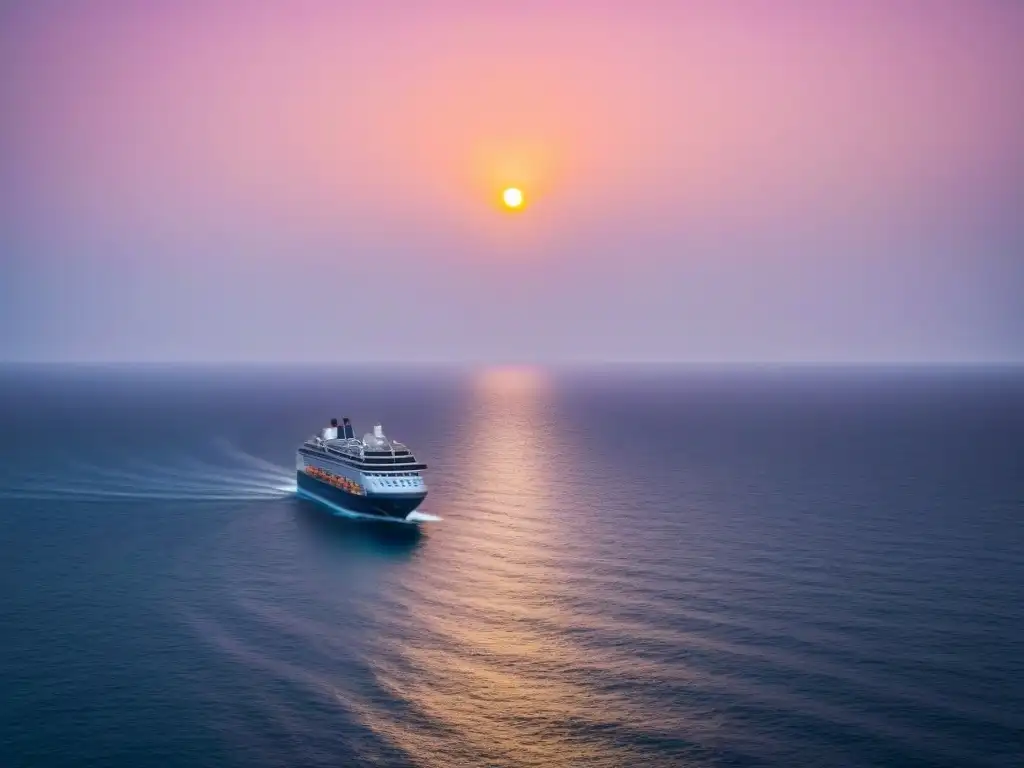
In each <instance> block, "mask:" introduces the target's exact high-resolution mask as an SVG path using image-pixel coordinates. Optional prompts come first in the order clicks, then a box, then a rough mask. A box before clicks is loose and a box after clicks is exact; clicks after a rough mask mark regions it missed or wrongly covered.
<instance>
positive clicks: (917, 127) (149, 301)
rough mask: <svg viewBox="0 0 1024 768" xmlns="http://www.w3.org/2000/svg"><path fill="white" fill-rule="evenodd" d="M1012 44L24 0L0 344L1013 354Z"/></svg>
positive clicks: (746, 22)
mask: <svg viewBox="0 0 1024 768" xmlns="http://www.w3.org/2000/svg"><path fill="white" fill-rule="evenodd" d="M1021 40H1024V3H1019V2H1014V1H1013V0H990V1H987V2H986V1H985V0H970V1H967V2H964V1H954V0H948V1H947V0H933V1H931V2H909V1H903V0H893V1H892V2H881V1H879V2H873V1H871V0H850V1H849V2H839V1H838V0H837V2H812V1H811V0H805V1H803V2H797V1H796V0H770V1H769V0H752V1H751V2H739V1H738V0H737V1H736V2H730V1H729V0H716V1H714V2H712V0H707V1H706V2H685V0H663V2H654V1H645V0H637V1H636V2H619V3H613V2H598V1H597V0H576V1H575V2H559V3H555V2H535V1H533V0H528V1H526V2H508V3H500V4H492V3H481V2H468V0H460V1H458V2H446V1H444V0H438V1H437V2H431V3H422V4H415V3H411V2H408V3H399V2H390V1H388V0H383V1H381V2H366V3H340V2H328V1H327V0H324V1H323V2H318V1H314V0H295V2H266V1H263V0H253V1H252V2H242V1H241V0H240V1H239V2H227V1H226V0H225V1H223V2H209V3H198V2H181V3H171V2H166V3H130V2H116V1H114V0H110V1H106V0H94V1H93V2H89V3H64V2H58V1H57V0H33V2H26V3H5V4H3V6H2V8H0V360H86V361H91V360H124V361H131V360H140V361H160V360H183V361H188V360H196V361H219V360H224V361H232V360H260V361H299V360H320V359H326V360H344V361H351V362H358V361H405V360H409V361H495V362H498V361H501V362H505V361H507V362H540V363H543V362H560V361H615V360H623V361H629V360H638V361H639V360H679V361H686V360H700V361H733V360H737V361H738V360H815V361H858V360H876V361H927V360H942V361H1001V360H1003V361H1005V360H1015V361H1021V360H1024V298H1022V296H1024V45H1022V44H1021ZM506 186H517V187H520V188H521V189H522V190H523V191H524V193H525V196H526V206H525V209H524V210H523V211H521V212H517V213H510V212H507V211H503V210H502V209H501V207H500V205H499V203H500V195H501V190H502V189H503V188H504V187H506Z"/></svg>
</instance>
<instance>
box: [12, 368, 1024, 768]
mask: <svg viewBox="0 0 1024 768" xmlns="http://www.w3.org/2000/svg"><path fill="white" fill-rule="evenodd" d="M343 416H348V417H351V418H352V419H353V420H354V421H355V423H356V426H357V430H358V432H359V433H360V434H361V433H362V432H365V431H369V430H370V428H371V427H372V426H373V424H374V422H376V421H379V422H380V423H382V424H383V426H384V429H385V431H386V432H387V433H389V434H390V435H391V436H393V437H396V438H398V439H400V440H403V441H404V442H407V443H409V444H410V445H411V446H412V447H413V449H414V450H415V451H416V453H417V454H418V455H419V456H420V457H421V458H422V459H423V460H425V461H426V462H427V463H428V464H429V465H430V469H429V471H428V480H429V483H430V487H431V492H430V495H429V497H428V499H427V501H426V503H425V504H424V506H423V510H424V511H425V512H428V513H430V514H432V515H435V516H437V517H440V518H442V519H441V520H440V521H437V522H433V523H430V524H427V525H424V526H423V528H422V532H421V533H420V534H419V535H414V531H415V529H414V528H411V527H403V526H396V525H391V526H386V527H383V528H381V527H378V526H375V525H371V524H366V523H359V522H353V521H348V520H344V519H339V518H336V517H332V516H330V514H329V513H327V512H325V511H324V510H321V509H320V508H318V507H317V506H315V505H314V504H313V503H311V502H308V501H304V500H301V499H297V498H295V496H294V469H293V468H294V451H295V448H296V447H297V445H298V444H299V443H300V442H301V441H302V440H303V439H304V438H305V437H307V436H308V435H310V434H312V433H313V432H314V431H315V430H316V429H318V428H319V427H321V426H323V425H324V423H325V422H326V421H327V420H328V419H329V418H331V417H339V418H340V417H343ZM0 433H2V436H3V440H2V443H0V766H2V768H22V767H24V768H29V767H31V768H50V767H51V766H52V767H56V766H75V767H76V768H80V767H85V768H91V767H93V766H96V767H98V766H103V767H104V768H106V767H111V768H122V767H123V768H146V767H147V766H154V767H157V766H159V768H172V767H173V766H189V767H190V768H200V767H202V766H229V767H230V766H239V768H242V767H244V768H263V767H267V768H269V767H270V766H281V767H282V768H284V767H288V768H292V767H295V766H311V767H313V766H363V765H380V766H438V767H440V766H444V767H447V766H457V767H460V768H461V767H462V766H545V767H554V768H557V767H559V766H597V767H601V766H786V767H787V768H791V767H794V766H850V767H851V768H854V767H856V766H1006V767H1007V768H1010V767H1011V766H1013V767H1014V768H1019V766H1021V765H1024V373H1022V372H1021V371H1019V370H1018V371H1016V372H1014V371H1012V370H988V371H983V370H961V371H955V370H945V371H943V370H924V369H915V370H896V369H884V370H883V369H879V370H868V369H846V370H800V369H778V370H767V369H766V370H753V369H750V370H740V369H737V370H717V371H716V370H710V369H706V370H700V369H685V370H675V371H672V370H663V371H656V370H648V371H639V370H635V371H608V372H604V373H597V372H593V373H587V374H584V373H579V372H577V373H561V374H555V373H543V372H539V371H530V370H518V371H517V370H481V371H475V372H466V373H454V372H447V373H446V372H439V371H427V370H422V371H413V370H408V369H406V370H394V371H390V372H389V371H384V370H379V371H352V370H345V369H337V370H327V369H324V370H315V369H294V370H284V369H280V370H274V369H260V368H238V369H234V370H231V369H224V370H221V369H213V368H211V369H199V368H195V369H184V368H151V369H141V370H135V371H132V370H127V369H116V368H112V369H103V368H48V369H39V368H20V369H16V368H10V369H7V370H5V371H4V372H2V373H0Z"/></svg>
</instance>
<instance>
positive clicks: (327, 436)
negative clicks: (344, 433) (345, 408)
mask: <svg viewBox="0 0 1024 768" xmlns="http://www.w3.org/2000/svg"><path fill="white" fill-rule="evenodd" d="M337 439H338V420H337V419H331V426H329V427H324V440H337Z"/></svg>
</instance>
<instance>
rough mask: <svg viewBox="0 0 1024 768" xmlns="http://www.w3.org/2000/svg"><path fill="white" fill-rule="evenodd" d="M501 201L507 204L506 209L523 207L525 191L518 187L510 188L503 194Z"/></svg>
mask: <svg viewBox="0 0 1024 768" xmlns="http://www.w3.org/2000/svg"><path fill="white" fill-rule="evenodd" d="M501 199H502V200H503V201H504V202H505V207H506V208H522V207H523V191H522V190H521V189H517V188H516V187H509V188H508V189H506V190H505V191H504V192H502V193H501Z"/></svg>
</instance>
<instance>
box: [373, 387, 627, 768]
mask: <svg viewBox="0 0 1024 768" xmlns="http://www.w3.org/2000/svg"><path fill="white" fill-rule="evenodd" d="M549 383H550V382H549V380H548V379H547V377H546V376H545V374H544V373H543V372H542V371H537V370H535V369H525V368H515V369H490V370H487V371H483V372H481V373H480V374H479V375H477V376H476V377H475V378H474V379H473V382H472V389H471V391H472V401H471V403H469V404H468V412H469V414H470V418H471V421H470V424H469V427H468V430H467V431H468V434H467V435H466V445H465V456H466V457H467V461H466V462H465V464H464V467H463V469H464V472H465V478H464V480H465V490H464V492H463V494H462V496H463V497H464V500H463V505H464V506H463V507H462V511H463V512H464V514H463V515H460V517H461V518H462V520H461V521H460V524H459V525H451V526H448V527H447V528H446V530H445V538H444V541H443V543H442V542H441V541H440V537H438V538H437V539H435V540H434V541H433V542H432V544H433V545H436V546H437V547H438V548H440V547H447V548H448V549H447V551H445V552H444V553H443V567H434V566H427V567H426V569H425V570H424V571H423V572H422V578H423V582H421V583H418V584H417V587H416V589H415V591H412V590H410V593H409V594H408V595H407V602H406V603H405V605H404V606H403V607H404V608H405V610H406V611H407V612H408V615H409V625H408V627H407V628H406V631H405V633H404V634H405V635H406V637H407V640H405V641H404V642H402V643H401V647H400V648H398V649H396V653H394V654H393V655H390V656H388V657H386V658H379V659H377V660H375V664H374V673H375V675H376V679H377V683H378V684H379V685H380V686H381V687H382V688H383V689H385V690H386V691H387V692H388V694H389V695H390V696H391V697H394V698H395V699H397V700H400V701H402V702H403V708H405V707H408V708H409V709H410V710H412V711H413V712H414V713H415V714H416V717H414V718H403V719H402V723H403V724H402V725H399V724H398V722H397V721H396V720H395V719H393V718H390V717H388V716H387V714H386V712H384V711H379V710H373V709H368V710H367V711H366V712H364V713H363V714H364V720H365V721H366V722H367V724H368V725H370V726H371V727H372V728H373V729H374V730H375V731H377V732H379V733H385V734H386V735H387V737H388V738H389V740H391V741H392V742H393V743H395V744H396V745H397V746H399V747H400V748H402V749H404V750H407V751H408V752H409V753H410V754H416V755H420V756H422V755H433V756H434V757H435V758H436V759H437V761H438V764H447V763H446V761H450V760H452V759H455V757H458V758H459V759H461V760H464V761H465V764H467V765H468V764H516V765H551V766H557V765H577V764H580V761H581V760H582V761H586V762H587V763H588V764H598V763H600V762H601V760H605V761H606V760H608V759H609V757H610V755H612V754H613V753H615V751H616V750H615V748H614V747H613V746H612V745H611V743H610V741H609V739H606V738H603V737H596V738H589V737H587V736H585V735H584V734H589V733H590V732H591V731H594V732H595V733H599V732H600V731H601V730H602V729H603V728H604V727H605V726H606V718H609V717H612V718H615V719H617V720H620V721H621V720H623V719H629V718H628V715H627V714H626V708H627V705H626V703H625V702H622V701H620V700H618V698H617V695H616V694H615V693H614V692H612V691H609V690H607V689H603V688H601V687H600V686H597V687H595V686H593V685H591V678H592V677H593V676H595V675H597V676H598V677H600V676H601V669H602V668H605V669H610V666H609V665H611V664H614V663H615V661H614V660H612V659H608V658H606V657H605V658H602V656H601V654H599V653H596V654H595V653H592V652H590V651H588V650H587V649H585V648H583V647H582V646H580V645H579V644H577V643H576V642H574V641H573V640H572V639H571V635H572V631H571V630H572V629H573V626H572V624H573V617H572V616H571V615H570V614H569V613H568V612H567V611H566V608H565V600H564V596H565V593H566V590H567V589H572V586H571V573H570V572H569V571H568V570H567V569H566V565H565V563H564V562H563V558H564V556H565V550H564V547H563V546H562V542H565V541H566V540H567V536H569V535H570V533H569V532H568V531H567V530H566V526H567V523H566V521H565V519H564V517H563V516H562V515H560V514H559V510H560V509H561V508H562V506H563V505H564V503H565V502H566V501H567V500H566V499H565V498H564V497H563V495H562V494H563V493H564V491H563V490H561V488H562V486H563V485H564V484H563V483H560V482H559V479H560V473H562V472H564V464H565V463H566V462H567V461H569V457H570V455H571V454H572V451H571V450H570V445H569V442H570V441H569V438H568V437H567V436H566V435H563V434H560V433H558V432H556V431H554V430H552V429H550V428H549V423H550V419H549V410H550V407H551V404H552V397H553V390H552V388H551V387H550V386H548V384H549ZM446 519H447V520H449V521H451V520H453V519H455V516H454V515H452V516H451V517H447V518H446ZM433 554H435V555H440V553H439V552H434V553H433ZM417 721H419V723H420V726H421V727H412V726H411V725H409V723H414V722H417ZM453 745H455V746H454V747H453ZM453 749H454V750H455V752H457V753H458V754H457V755H456V754H455V753H453ZM623 757H624V755H622V754H619V755H618V758H616V759H620V760H621V759H622V758H623ZM595 761H596V762H595ZM428 764H429V763H428Z"/></svg>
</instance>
